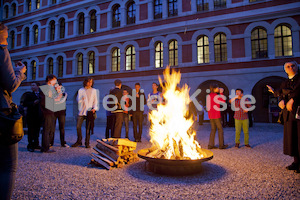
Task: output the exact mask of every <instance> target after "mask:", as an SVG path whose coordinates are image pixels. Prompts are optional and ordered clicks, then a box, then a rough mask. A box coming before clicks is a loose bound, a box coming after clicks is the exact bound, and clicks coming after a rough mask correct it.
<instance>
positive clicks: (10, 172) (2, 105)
mask: <svg viewBox="0 0 300 200" xmlns="http://www.w3.org/2000/svg"><path fill="white" fill-rule="evenodd" d="M7 38H8V28H7V26H5V25H4V24H3V23H0V111H1V112H2V113H10V112H11V110H12V106H11V104H12V103H13V102H12V93H13V92H14V91H16V89H17V88H18V87H19V86H20V84H21V83H22V81H23V80H25V79H26V76H25V72H26V66H25V65H24V64H23V63H21V62H18V63H17V67H16V68H15V69H13V66H12V63H11V58H10V55H9V52H8V50H7V45H8V43H7ZM2 125H3V126H4V127H2ZM5 126H7V125H6V124H5V123H4V121H3V119H2V118H1V130H0V199H1V200H2V199H3V200H6V199H11V196H12V192H13V188H14V182H15V175H16V171H17V165H18V143H17V142H15V143H13V142H12V143H13V144H10V143H6V142H5V143H4V142H3V140H4V139H3V138H6V137H7V135H8V134H11V133H8V132H6V131H4V132H3V130H4V129H7V127H5ZM2 128H4V129H2Z"/></svg>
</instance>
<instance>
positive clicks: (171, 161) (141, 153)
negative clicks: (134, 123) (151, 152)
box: [138, 148, 214, 165]
mask: <svg viewBox="0 0 300 200" xmlns="http://www.w3.org/2000/svg"><path fill="white" fill-rule="evenodd" d="M148 149H149V148H146V149H141V150H139V151H138V156H139V157H140V158H142V159H144V160H146V161H148V162H152V163H157V164H166V165H194V164H201V163H202V162H205V161H209V160H211V159H213V157H214V156H213V152H212V151H210V150H207V149H202V150H203V151H204V152H205V153H206V154H207V156H206V157H204V158H200V159H197V160H176V159H162V158H152V157H148V156H146V155H145V154H146V152H148Z"/></svg>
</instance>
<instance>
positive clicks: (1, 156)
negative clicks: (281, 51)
mask: <svg viewBox="0 0 300 200" xmlns="http://www.w3.org/2000/svg"><path fill="white" fill-rule="evenodd" d="M7 30H8V29H7V27H6V26H5V25H4V24H2V23H0V111H1V112H3V113H9V112H10V110H11V104H12V96H11V94H12V93H13V92H14V91H15V90H16V89H17V88H18V87H19V85H20V84H21V82H22V81H23V80H25V78H26V76H25V72H26V66H25V65H24V64H23V63H21V62H18V63H17V66H16V67H15V68H14V67H13V65H12V63H11V58H10V55H9V52H8V50H7V45H8V44H7V37H8V32H7ZM284 70H285V72H286V73H287V76H288V79H286V80H285V81H284V82H283V83H282V85H281V87H280V88H279V89H277V90H274V89H273V88H272V87H270V86H268V88H269V91H270V92H271V93H273V94H274V96H276V97H278V98H279V99H280V103H279V107H280V108H281V109H282V115H281V116H282V117H283V123H284V138H283V143H284V151H283V152H284V154H286V155H289V156H292V157H293V158H294V162H293V163H292V164H291V165H289V166H287V169H288V170H295V172H297V173H300V170H299V166H300V157H299V155H300V152H299V151H300V78H299V68H298V64H297V63H296V62H287V63H285V65H284ZM114 83H115V88H113V89H112V90H110V92H109V94H110V95H111V96H110V98H111V99H110V102H111V103H110V104H109V106H108V109H107V111H106V112H107V126H106V134H105V137H107V138H108V137H114V138H120V137H121V131H122V126H123V123H124V124H125V137H126V138H129V120H130V118H132V121H133V136H134V140H135V141H136V142H141V139H142V130H143V120H144V106H145V105H148V107H149V112H151V111H152V110H153V109H156V108H157V104H159V103H164V100H163V95H162V93H161V92H159V91H158V87H159V86H158V84H156V83H153V84H152V90H153V91H152V92H151V93H150V94H149V95H148V96H147V99H146V96H145V94H144V92H143V90H142V89H141V85H140V83H136V84H135V88H134V90H131V89H130V88H129V87H122V82H121V80H119V79H117V80H115V82H114ZM93 84H94V80H93V78H90V77H88V78H86V79H85V80H84V82H83V88H81V89H79V90H78V95H77V102H78V115H77V125H76V129H77V141H76V142H75V143H74V144H72V145H71V146H72V147H78V146H81V145H82V130H81V127H82V124H83V122H84V121H86V138H85V147H86V148H90V135H91V134H93V128H94V121H95V119H96V112H97V111H98V110H99V92H98V90H97V89H95V88H93ZM39 88H41V90H40V89H39ZM31 90H32V92H31V93H30V94H28V95H27V96H26V98H25V100H24V106H26V107H27V119H28V120H27V123H28V146H27V149H28V151H30V152H33V151H35V150H36V149H40V151H41V152H43V153H53V152H55V151H54V150H53V149H51V146H53V145H54V133H55V123H56V121H57V120H58V123H59V131H60V142H61V146H62V147H69V145H67V143H66V141H65V130H64V126H65V120H66V119H65V116H66V105H65V102H66V98H67V93H66V92H65V91H63V87H62V85H61V84H60V83H58V81H57V78H56V76H55V75H53V74H50V75H48V76H47V77H46V83H45V84H44V85H43V86H40V85H39V83H38V82H32V83H31ZM223 92H224V89H223V88H220V87H219V86H218V85H216V84H213V85H211V87H210V94H209V97H210V98H209V101H210V102H209V103H210V109H209V110H208V115H209V119H210V124H211V133H210V138H209V144H208V148H209V149H214V148H217V147H216V146H215V142H214V139H215V133H216V131H217V130H218V136H219V147H218V148H219V149H226V148H228V145H227V144H225V143H224V132H223V127H222V123H221V121H222V120H221V119H222V112H221V111H220V108H221V105H222V102H224V98H222V95H223ZM235 92H236V96H235V97H233V98H231V99H230V100H229V102H230V103H231V105H234V106H235V108H237V109H236V110H235V111H234V121H235V129H236V135H235V147H236V148H239V147H240V134H241V129H243V132H244V144H245V146H246V147H248V148H251V146H250V144H249V118H248V114H247V112H248V110H247V108H245V107H243V106H242V104H241V99H243V90H242V89H236V91H235ZM130 94H131V95H130ZM129 95H130V97H129ZM132 97H133V98H132ZM215 99H218V101H215ZM108 100H109V99H108ZM132 106H133V107H134V109H131V108H132ZM192 107H193V108H192ZM190 109H195V108H194V106H191V108H190ZM199 112H201V111H199ZM199 112H198V114H199ZM191 113H193V115H197V112H191ZM202 113H203V111H202ZM201 115H202V114H201ZM195 119H197V117H196V116H195ZM223 124H224V123H223ZM41 126H43V131H42V142H41V146H40V143H39V133H40V131H41ZM137 127H139V129H137ZM1 131H2V130H0V133H1V134H0V137H2V136H4V135H5V134H8V133H2V132H1ZM17 161H18V143H14V144H3V143H1V141H0V194H1V199H10V197H11V194H12V189H13V185H14V181H15V174H16V170H17Z"/></svg>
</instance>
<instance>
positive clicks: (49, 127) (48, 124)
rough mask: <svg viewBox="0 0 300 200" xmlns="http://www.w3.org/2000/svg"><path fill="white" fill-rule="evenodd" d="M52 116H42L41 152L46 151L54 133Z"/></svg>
mask: <svg viewBox="0 0 300 200" xmlns="http://www.w3.org/2000/svg"><path fill="white" fill-rule="evenodd" d="M54 120H55V117H54V114H46V115H44V130H43V135H42V149H41V151H42V152H45V151H48V150H49V147H50V142H51V140H52V138H53V135H54V132H55V121H54Z"/></svg>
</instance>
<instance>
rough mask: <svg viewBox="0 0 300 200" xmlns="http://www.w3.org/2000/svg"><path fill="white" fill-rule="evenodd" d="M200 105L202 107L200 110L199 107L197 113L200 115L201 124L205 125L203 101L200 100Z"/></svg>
mask: <svg viewBox="0 0 300 200" xmlns="http://www.w3.org/2000/svg"><path fill="white" fill-rule="evenodd" d="M199 105H200V107H201V109H200V110H198V109H197V114H198V115H199V122H198V124H199V125H203V121H204V107H203V103H202V101H199Z"/></svg>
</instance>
